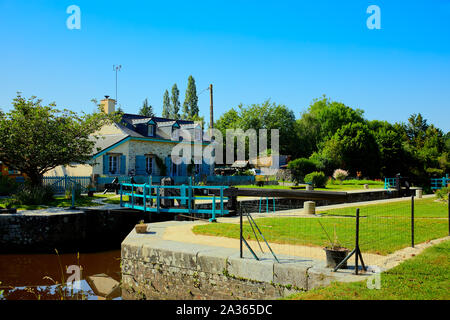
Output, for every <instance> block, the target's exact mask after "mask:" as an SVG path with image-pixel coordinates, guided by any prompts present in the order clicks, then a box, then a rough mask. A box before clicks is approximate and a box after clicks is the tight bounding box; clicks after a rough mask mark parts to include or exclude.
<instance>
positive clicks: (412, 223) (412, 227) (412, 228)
mask: <svg viewBox="0 0 450 320" xmlns="http://www.w3.org/2000/svg"><path fill="white" fill-rule="evenodd" d="M411 247H412V248H414V195H412V196H411Z"/></svg>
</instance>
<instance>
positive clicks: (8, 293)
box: [0, 250, 121, 300]
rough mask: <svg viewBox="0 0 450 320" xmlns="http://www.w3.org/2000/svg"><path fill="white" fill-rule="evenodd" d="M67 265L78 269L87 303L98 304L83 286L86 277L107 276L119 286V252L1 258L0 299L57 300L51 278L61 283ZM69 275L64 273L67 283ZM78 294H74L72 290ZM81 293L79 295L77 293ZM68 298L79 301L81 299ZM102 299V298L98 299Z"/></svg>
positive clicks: (86, 285) (23, 255) (0, 256)
mask: <svg viewBox="0 0 450 320" xmlns="http://www.w3.org/2000/svg"><path fill="white" fill-rule="evenodd" d="M70 265H80V266H81V270H82V271H81V290H82V292H83V294H84V295H85V298H86V299H89V300H97V299H98V296H97V295H96V294H95V293H94V292H93V290H92V289H91V288H90V287H89V285H88V283H87V282H86V277H88V276H92V275H95V274H106V275H108V276H109V277H111V278H113V279H114V280H116V281H119V282H120V279H121V274H120V250H113V251H104V252H96V253H80V254H79V257H78V255H77V253H65V254H59V255H57V254H56V253H55V254H0V282H1V284H0V293H1V291H2V290H3V291H4V292H3V295H0V300H1V299H6V300H24V299H27V300H28V299H31V300H36V299H38V298H39V299H41V300H48V299H52V300H54V299H60V298H61V294H60V293H58V292H57V290H55V289H57V288H58V287H57V286H55V284H54V283H53V282H52V280H50V279H44V277H50V278H52V279H53V280H54V281H57V282H58V283H61V282H62V271H61V267H62V269H63V271H64V272H66V267H67V266H70ZM71 274H72V273H64V275H63V276H64V277H65V279H66V280H67V278H68V277H70V275H71ZM75 292H77V290H75ZM78 293H80V291H78ZM71 297H73V298H75V297H78V298H80V297H81V295H80V294H79V295H78V296H75V295H74V294H72V295H71ZM100 299H101V298H100Z"/></svg>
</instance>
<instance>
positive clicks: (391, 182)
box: [384, 178, 396, 189]
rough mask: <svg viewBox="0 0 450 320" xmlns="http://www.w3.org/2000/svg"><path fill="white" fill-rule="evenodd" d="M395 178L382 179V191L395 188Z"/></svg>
mask: <svg viewBox="0 0 450 320" xmlns="http://www.w3.org/2000/svg"><path fill="white" fill-rule="evenodd" d="M395 180H396V178H384V189H390V188H395Z"/></svg>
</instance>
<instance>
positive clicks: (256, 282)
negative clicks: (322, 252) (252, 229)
mask: <svg viewBox="0 0 450 320" xmlns="http://www.w3.org/2000/svg"><path fill="white" fill-rule="evenodd" d="M171 223H172V224H173V223H174V222H171ZM178 223H181V222H178ZM168 224H169V223H168V222H165V223H157V224H151V225H150V226H149V232H147V233H146V234H136V233H135V231H134V230H133V231H131V233H130V234H129V235H128V236H127V238H126V239H125V240H124V241H123V243H122V254H121V256H122V298H124V299H133V300H134V299H172V300H173V299H196V300H198V299H276V298H280V297H284V296H286V295H290V294H293V293H295V292H299V291H304V290H309V289H311V288H316V287H321V286H325V285H328V284H329V283H331V282H332V281H361V280H364V278H362V277H361V276H353V275H352V274H351V272H352V271H351V270H339V271H338V272H331V270H330V269H328V268H325V263H324V262H321V261H317V260H311V259H303V258H298V259H297V260H293V259H292V258H290V260H288V258H286V257H282V256H279V259H280V261H281V263H276V262H274V260H273V258H271V257H269V256H267V255H266V256H262V257H261V260H260V261H257V260H255V259H254V258H252V257H251V256H249V254H246V255H245V256H244V259H241V258H240V257H239V251H238V250H237V249H229V248H222V247H213V246H206V245H199V244H190V243H182V242H175V241H169V240H163V238H162V235H163V233H164V228H165V226H168Z"/></svg>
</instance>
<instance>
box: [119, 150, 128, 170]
mask: <svg viewBox="0 0 450 320" xmlns="http://www.w3.org/2000/svg"><path fill="white" fill-rule="evenodd" d="M126 162H127V158H126V156H124V155H122V156H120V174H125V168H126Z"/></svg>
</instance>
